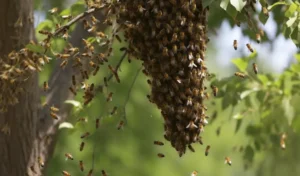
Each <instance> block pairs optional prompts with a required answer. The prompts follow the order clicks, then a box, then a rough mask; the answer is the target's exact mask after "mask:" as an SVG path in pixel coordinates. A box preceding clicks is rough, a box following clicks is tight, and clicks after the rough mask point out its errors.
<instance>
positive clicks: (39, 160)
mask: <svg viewBox="0 0 300 176" xmlns="http://www.w3.org/2000/svg"><path fill="white" fill-rule="evenodd" d="M38 162H39V165H40V167H44V166H45V164H44V161H43V160H42V158H41V157H38Z"/></svg>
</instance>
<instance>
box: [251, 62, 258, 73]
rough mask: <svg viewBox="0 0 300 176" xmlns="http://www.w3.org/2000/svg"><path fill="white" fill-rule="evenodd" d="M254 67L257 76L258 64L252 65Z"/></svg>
mask: <svg viewBox="0 0 300 176" xmlns="http://www.w3.org/2000/svg"><path fill="white" fill-rule="evenodd" d="M252 67H253V71H254V73H255V74H257V73H258V68H257V64H256V63H253V64H252Z"/></svg>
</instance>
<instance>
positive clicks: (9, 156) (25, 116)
mask: <svg viewBox="0 0 300 176" xmlns="http://www.w3.org/2000/svg"><path fill="white" fill-rule="evenodd" d="M1 5H2V6H0V15H1V16H0V56H4V55H7V54H8V53H9V52H10V51H12V50H17V49H20V48H21V47H22V46H24V45H25V44H27V43H28V42H29V40H30V39H32V38H33V37H34V36H33V25H32V23H31V22H32V20H31V18H28V17H30V15H32V10H33V9H32V6H33V2H32V0H5V1H4V2H3V3H2V4H1ZM97 16H99V18H100V19H103V15H101V12H98V14H97ZM19 17H21V19H22V24H23V25H22V26H19V27H18V28H16V27H15V26H16V25H15V24H16V23H15V22H16V21H17V20H18V19H19ZM100 28H102V29H103V28H104V26H101V27H100ZM72 36H74V37H72V38H71V39H70V43H71V44H72V45H73V46H77V47H79V48H80V47H81V46H82V42H81V39H82V37H85V36H87V33H84V30H83V28H82V26H80V25H79V26H78V27H77V28H76V30H75V31H74V32H73V34H72ZM4 43H5V45H4ZM72 74H73V70H72V68H71V64H68V66H67V67H66V68H65V69H64V70H62V69H61V68H60V67H59V63H56V67H55V69H54V71H53V74H52V75H51V78H50V80H49V87H50V91H49V92H48V94H47V103H48V105H49V106H51V105H55V106H56V107H58V108H59V109H60V113H59V116H60V117H61V118H60V120H53V119H52V118H51V117H50V116H49V106H48V107H47V106H46V107H41V105H39V102H38V101H39V100H38V98H39V95H40V94H39V93H38V92H39V90H38V82H37V75H36V74H35V75H33V76H32V77H31V78H30V79H29V80H28V81H27V82H25V83H24V85H23V87H24V88H25V93H23V94H22V95H21V96H20V97H18V99H19V102H20V103H19V104H17V105H15V106H13V107H10V108H9V109H8V111H7V112H6V113H3V114H0V129H2V128H3V127H4V126H5V125H8V126H9V128H10V131H11V133H10V134H5V133H3V132H1V131H0V176H2V175H3V176H6V175H7V176H19V175H36V174H37V175H41V173H42V172H43V168H41V167H40V165H39V163H38V160H37V158H38V157H41V159H42V160H43V161H44V162H45V166H46V165H47V161H48V159H49V157H51V155H52V153H53V151H54V146H55V136H56V134H57V126H58V124H59V123H60V122H62V121H64V120H65V119H66V118H67V114H68V112H69V110H70V106H67V105H66V104H64V101H65V100H66V99H70V98H72V95H71V94H70V93H69V92H68V87H69V86H70V85H71V79H70V78H71V76H72ZM0 93H5V92H4V91H3V90H0ZM31 167H33V169H34V170H32V169H31Z"/></svg>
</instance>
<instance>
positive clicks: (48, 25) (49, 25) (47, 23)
mask: <svg viewBox="0 0 300 176" xmlns="http://www.w3.org/2000/svg"><path fill="white" fill-rule="evenodd" d="M53 28H54V23H53V21H51V20H48V19H46V20H44V21H43V22H41V23H40V24H39V25H38V26H37V27H36V31H40V30H49V31H50V30H51V29H53Z"/></svg>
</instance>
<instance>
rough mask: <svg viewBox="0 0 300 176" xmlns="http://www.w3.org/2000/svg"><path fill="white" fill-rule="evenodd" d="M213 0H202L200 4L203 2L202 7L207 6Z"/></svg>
mask: <svg viewBox="0 0 300 176" xmlns="http://www.w3.org/2000/svg"><path fill="white" fill-rule="evenodd" d="M213 1H214V0H203V1H202V4H203V7H204V8H205V7H207V6H209V5H210V4H211V3H212V2H213Z"/></svg>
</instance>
